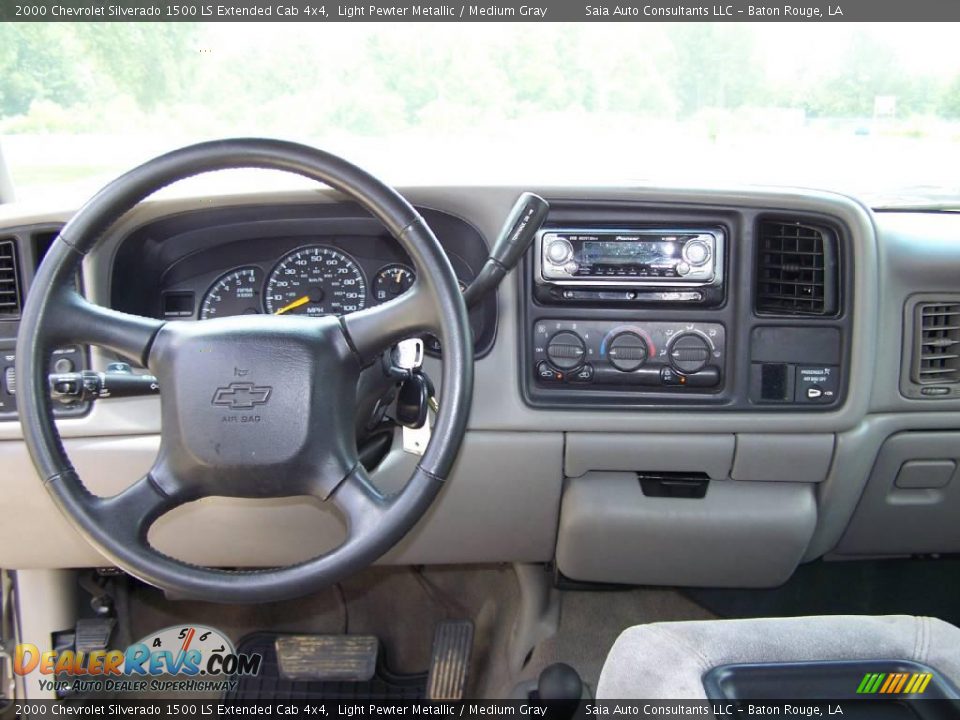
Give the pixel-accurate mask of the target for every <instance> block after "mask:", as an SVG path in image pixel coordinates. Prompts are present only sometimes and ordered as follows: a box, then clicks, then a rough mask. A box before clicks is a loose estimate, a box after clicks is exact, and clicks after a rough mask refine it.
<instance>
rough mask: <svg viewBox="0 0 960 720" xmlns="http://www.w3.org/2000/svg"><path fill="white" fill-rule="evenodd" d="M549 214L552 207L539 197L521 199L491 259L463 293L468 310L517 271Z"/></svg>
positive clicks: (523, 197)
mask: <svg viewBox="0 0 960 720" xmlns="http://www.w3.org/2000/svg"><path fill="white" fill-rule="evenodd" d="M549 210H550V204H549V203H548V202H547V201H546V200H544V199H543V198H542V197H540V196H539V195H534V194H533V193H530V192H525V193H522V194H521V195H520V197H518V198H517V201H516V202H515V203H514V205H513V209H512V210H511V211H510V214H509V215H508V216H507V220H506V222H505V223H504V225H503V229H502V230H500V235H499V236H497V240H496V242H494V244H493V248H492V249H491V250H490V255H489V257H487V260H486V262H484V264H483V267H482V268H480V272H479V273H477V276H476V277H475V278H474V280H473V282H472V283H470V285H469V287H467V289H466V290H464V292H463V300H464V302H465V303H466V304H467V306H468V307H469V306H471V305H475V304H476V303H477V302H478V301H479V300H480V299H481V298H483V296H484V295H486V294H487V293H488V292H490V291H491V290H494V289H495V288H496V287H497V285H499V284H500V281H501V280H503V278H504V276H505V275H506V274H507V273H508V272H510V271H511V270H513V268H514V267H515V266H516V264H517V263H518V262H519V261H520V258H521V257H522V256H523V254H524V253H525V252H526V251H527V248H528V247H530V243H531V242H532V241H533V237H534V235H536V234H537V230H539V229H540V226H541V225H543V221H544V220H546V218H547V212H548V211H549Z"/></svg>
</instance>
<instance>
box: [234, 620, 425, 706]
mask: <svg viewBox="0 0 960 720" xmlns="http://www.w3.org/2000/svg"><path fill="white" fill-rule="evenodd" d="M276 640H277V634H276V633H266V632H257V633H252V634H250V635H247V636H246V637H245V638H243V639H242V640H241V641H240V644H239V645H238V647H237V652H238V653H259V654H260V655H262V656H263V663H262V664H261V666H260V667H261V669H260V673H259V674H258V675H256V676H247V677H238V678H234V679H235V680H238V681H239V682H238V683H237V686H236V688H235V689H234V690H232V691H228V692H227V693H225V694H224V698H223V699H224V700H225V701H227V702H229V701H231V700H420V699H422V698H423V697H424V696H425V694H426V687H427V674H426V673H420V674H417V675H398V674H395V673H393V672H391V671H390V670H389V668H387V667H386V663H385V662H384V659H383V658H384V653H383V652H382V651H381V652H380V653H379V654H378V656H377V670H376V673H375V674H374V676H373V677H372V678H371V679H370V680H367V681H365V682H315V681H305V680H285V679H284V678H282V677H281V676H280V669H279V667H278V663H277V652H276V644H275V643H276Z"/></svg>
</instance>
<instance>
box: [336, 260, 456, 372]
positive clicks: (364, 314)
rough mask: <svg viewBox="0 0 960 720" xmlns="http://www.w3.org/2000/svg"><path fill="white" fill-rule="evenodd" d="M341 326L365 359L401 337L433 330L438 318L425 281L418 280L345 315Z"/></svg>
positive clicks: (404, 337)
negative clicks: (388, 297)
mask: <svg viewBox="0 0 960 720" xmlns="http://www.w3.org/2000/svg"><path fill="white" fill-rule="evenodd" d="M343 327H344V330H345V331H346V333H347V337H348V338H349V340H350V342H351V344H352V345H353V347H354V349H355V350H356V351H357V353H358V354H359V355H360V357H361V358H362V359H363V361H364V362H368V361H369V360H371V359H372V358H374V357H375V356H376V355H378V354H379V353H380V352H382V351H383V350H385V349H387V348H388V347H390V346H391V345H394V344H396V343H398V342H400V341H401V340H405V339H406V338H409V337H413V336H415V335H422V334H423V333H425V332H436V331H437V330H438V328H439V327H440V320H439V317H438V315H437V310H436V306H435V305H434V303H433V301H432V300H431V298H430V291H429V290H428V289H427V285H426V283H425V282H422V281H421V280H419V279H418V280H417V281H416V282H415V283H414V284H413V286H412V287H411V288H410V289H409V290H408V291H407V292H405V293H404V294H403V295H401V296H400V297H398V298H395V299H393V300H390V301H389V302H386V303H384V304H382V305H375V306H373V307H369V308H365V309H363V310H357V311H356V312H352V313H350V314H349V315H346V316H345V317H344V318H343Z"/></svg>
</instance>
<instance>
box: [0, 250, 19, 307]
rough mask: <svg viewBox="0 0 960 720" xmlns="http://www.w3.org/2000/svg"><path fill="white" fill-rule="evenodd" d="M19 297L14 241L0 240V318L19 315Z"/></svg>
mask: <svg viewBox="0 0 960 720" xmlns="http://www.w3.org/2000/svg"><path fill="white" fill-rule="evenodd" d="M20 299H21V298H20V276H19V274H18V272H17V246H16V243H14V241H13V240H12V239H10V238H8V239H6V240H0V320H6V319H15V318H18V317H20Z"/></svg>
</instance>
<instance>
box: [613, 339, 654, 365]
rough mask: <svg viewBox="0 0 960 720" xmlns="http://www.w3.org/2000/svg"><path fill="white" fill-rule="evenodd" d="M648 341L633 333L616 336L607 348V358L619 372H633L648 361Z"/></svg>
mask: <svg viewBox="0 0 960 720" xmlns="http://www.w3.org/2000/svg"><path fill="white" fill-rule="evenodd" d="M649 354H650V350H649V348H648V347H647V341H646V340H644V339H643V338H642V337H640V336H639V335H637V334H636V333H632V332H624V333H620V334H619V335H615V336H614V338H613V339H612V340H611V341H610V345H609V346H608V347H607V358H609V360H610V364H611V365H613V366H614V367H615V368H616V369H617V370H622V371H623V372H632V371H633V370H636V369H637V368H638V367H640V366H641V365H643V364H644V363H645V362H646V361H647V356H648V355H649Z"/></svg>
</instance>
